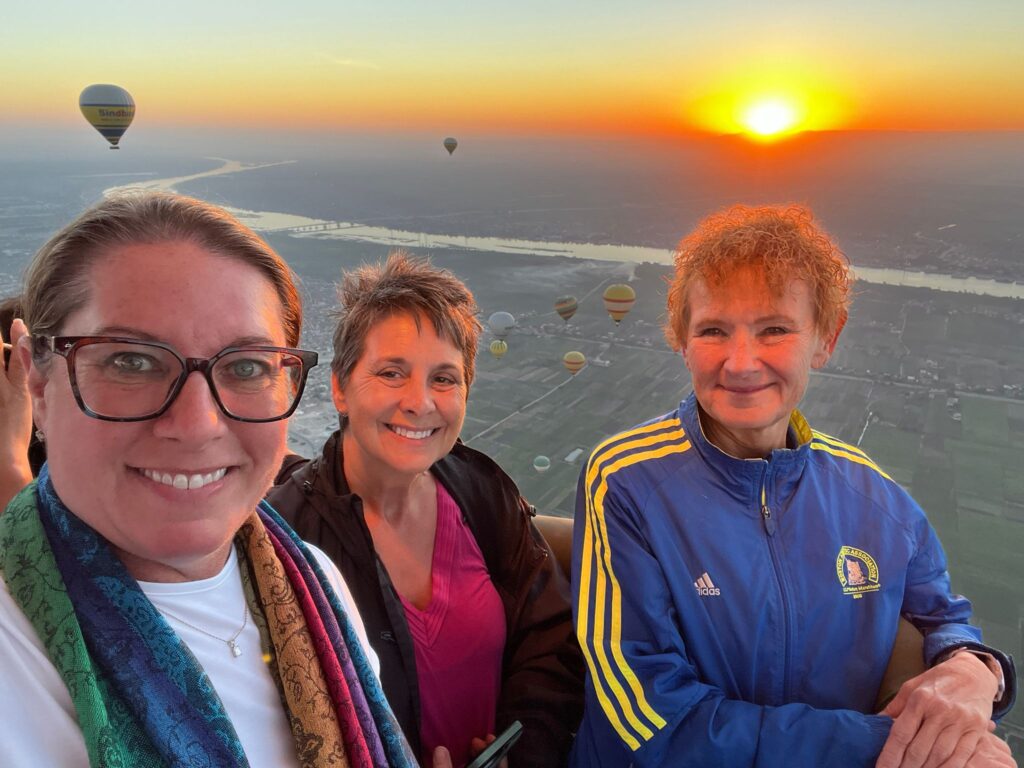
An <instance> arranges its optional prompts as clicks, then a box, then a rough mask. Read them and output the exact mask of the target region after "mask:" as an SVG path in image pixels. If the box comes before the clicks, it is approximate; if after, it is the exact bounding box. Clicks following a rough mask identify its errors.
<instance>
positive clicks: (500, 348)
mask: <svg viewBox="0 0 1024 768" xmlns="http://www.w3.org/2000/svg"><path fill="white" fill-rule="evenodd" d="M506 352H508V344H507V343H505V342H504V341H502V340H501V339H495V340H494V341H492V342H491V354H492V355H494V357H495V358H497V359H498V360H501V358H503V357H504V356H505V353H506Z"/></svg>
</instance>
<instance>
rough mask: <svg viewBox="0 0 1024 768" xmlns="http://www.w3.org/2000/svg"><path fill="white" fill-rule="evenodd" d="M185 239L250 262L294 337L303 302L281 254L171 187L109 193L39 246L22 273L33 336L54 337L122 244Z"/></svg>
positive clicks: (290, 340)
mask: <svg viewBox="0 0 1024 768" xmlns="http://www.w3.org/2000/svg"><path fill="white" fill-rule="evenodd" d="M175 240H184V241H188V242H191V243H195V244H197V245H199V246H201V247H203V248H207V249H209V250H210V251H211V252H213V253H216V254H219V255H222V256H225V257H228V258H232V259H238V260H239V261H242V262H245V263H246V264H250V265H252V266H253V267H255V268H256V269H258V270H259V271H260V272H262V273H263V275H264V276H265V277H266V278H267V279H268V280H269V281H270V283H271V284H272V285H273V286H274V290H275V291H276V292H277V295H278V298H280V300H281V306H282V308H283V314H282V317H281V322H282V324H283V326H284V331H285V339H286V340H287V344H288V346H290V347H294V346H296V345H297V344H298V343H299V335H300V333H301V331H302V301H301V299H300V298H299V292H298V290H297V288H296V285H295V283H296V279H295V276H294V274H293V273H292V271H291V269H289V267H288V265H287V264H286V263H285V262H284V260H283V259H282V258H281V257H280V256H278V255H277V253H275V252H274V250H273V249H272V248H271V247H270V246H269V245H267V244H266V243H265V242H264V241H263V240H262V239H261V238H260V237H258V236H257V235H256V234H255V233H254V232H253V231H252V230H251V229H249V228H248V227H246V226H245V225H244V224H242V223H241V222H239V221H238V220H237V219H236V218H234V217H233V216H231V215H230V214H229V213H227V211H224V210H223V209H221V208H218V207H216V206H214V205H210V204H209V203H204V202H203V201H201V200H196V199H194V198H191V197H185V196H183V195H175V194H171V193H168V192H141V193H127V194H123V195H116V196H112V197H108V198H107V199H106V200H103V201H102V202H100V203H98V204H97V205H94V206H93V207H92V208H90V209H88V210H87V211H85V212H84V213H83V214H82V215H81V216H79V217H78V218H77V219H75V220H74V221H72V222H71V223H70V224H68V225H67V226H66V227H64V228H63V229H62V230H61V231H60V232H58V233H57V234H56V235H54V236H53V237H51V238H50V240H49V241H48V242H47V243H46V244H45V245H44V246H43V247H42V248H40V249H39V251H38V252H37V253H36V255H35V257H34V258H33V259H32V262H31V263H30V264H29V266H28V270H27V272H26V274H25V290H24V293H23V294H22V301H23V303H24V310H25V322H26V323H27V325H28V327H29V329H30V330H31V332H32V334H33V335H36V334H41V335H49V336H54V335H58V334H59V333H60V332H61V329H62V327H63V325H64V322H65V320H67V318H68V316H69V315H71V314H72V313H74V312H75V311H77V310H78V309H80V308H81V307H82V306H84V305H85V304H86V303H87V302H88V301H89V295H90V286H89V279H88V278H89V275H88V272H89V268H90V267H91V266H92V264H93V262H95V261H97V260H99V259H102V258H103V251H104V250H105V249H107V248H111V247H113V246H119V245H132V244H136V243H162V242H167V241H175Z"/></svg>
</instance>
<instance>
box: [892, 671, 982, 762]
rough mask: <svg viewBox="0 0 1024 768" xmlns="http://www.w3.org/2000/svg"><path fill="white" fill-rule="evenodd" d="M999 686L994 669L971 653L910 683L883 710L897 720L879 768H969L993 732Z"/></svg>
mask: <svg viewBox="0 0 1024 768" xmlns="http://www.w3.org/2000/svg"><path fill="white" fill-rule="evenodd" d="M997 687H998V682H997V681H996V679H995V676H994V675H993V674H992V672H991V671H989V668H988V667H987V666H985V663H984V662H983V661H981V659H979V658H977V657H976V656H974V655H973V654H970V653H958V654H956V655H954V656H953V657H952V658H950V659H948V660H946V661H944V662H942V663H941V664H937V665H936V666H934V667H932V668H931V669H929V670H928V671H927V672H923V673H922V674H920V675H918V676H917V677H914V678H911V679H910V680H908V681H907V682H905V683H904V684H903V686H902V687H901V688H900V690H899V693H897V694H896V697H895V698H894V699H893V700H892V701H891V702H890V703H889V706H887V707H886V708H885V709H884V710H882V712H881V714H883V715H888V716H890V717H894V718H896V722H895V723H893V726H892V730H891V731H890V732H889V738H888V739H887V740H886V742H885V747H884V748H883V749H882V753H881V754H880V755H879V756H878V762H877V763H876V764H875V765H876V768H897V767H898V768H938V767H939V766H941V767H942V768H964V766H965V765H968V763H967V759H968V758H969V757H970V756H971V755H973V754H974V751H975V749H976V748H977V747H978V746H979V742H980V741H981V740H982V737H984V736H986V735H987V734H988V732H989V724H990V722H991V717H992V699H993V697H994V696H995V693H996V689H997ZM979 765H982V764H981V763H979ZM997 765H998V763H997Z"/></svg>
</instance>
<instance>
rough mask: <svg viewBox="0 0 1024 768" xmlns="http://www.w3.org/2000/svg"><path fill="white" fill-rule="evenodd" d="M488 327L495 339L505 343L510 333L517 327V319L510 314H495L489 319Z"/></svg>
mask: <svg viewBox="0 0 1024 768" xmlns="http://www.w3.org/2000/svg"><path fill="white" fill-rule="evenodd" d="M487 327H488V328H490V329H491V333H492V334H493V335H494V338H496V339H501V340H502V341H504V340H505V339H507V338H508V334H509V331H511V330H512V329H513V328H515V327H516V319H515V318H514V317H512V315H510V314H509V313H508V312H495V313H494V314H493V315H491V316H490V317H489V318H487Z"/></svg>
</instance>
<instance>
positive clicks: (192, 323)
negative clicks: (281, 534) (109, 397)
mask: <svg viewBox="0 0 1024 768" xmlns="http://www.w3.org/2000/svg"><path fill="white" fill-rule="evenodd" d="M87 277H88V283H89V285H90V291H91V295H90V297H89V301H88V302H87V303H86V304H85V305H84V306H83V307H82V308H81V309H79V310H78V311H76V312H74V313H73V314H71V315H70V316H69V317H68V319H67V321H66V322H65V323H64V326H63V327H62V328H61V334H62V335H66V336H88V335H96V336H113V335H116V336H127V337H132V338H138V339H143V340H155V341H162V342H165V343H168V344H170V345H172V346H173V347H174V348H175V349H176V350H178V352H179V353H181V354H182V355H183V356H185V357H210V356H212V355H214V354H216V353H217V352H219V351H220V350H221V349H223V348H225V347H227V346H234V345H242V344H269V345H274V346H283V345H284V344H285V332H284V328H283V325H282V322H281V315H282V308H281V302H280V300H279V298H278V296H277V294H276V292H275V290H274V288H273V286H272V285H271V283H270V282H269V280H267V279H266V278H265V277H264V276H263V275H262V274H261V273H260V272H259V271H258V270H257V269H256V268H255V267H252V266H250V265H248V264H246V263H244V262H242V261H240V260H238V259H234V258H229V257H225V256H220V255H217V254H215V253H212V252H210V251H208V250H206V249H205V248H203V247H201V246H198V245H196V244H194V243H191V242H180V241H172V242H162V243H155V244H134V245H124V246H116V247H112V248H110V249H108V250H107V251H105V252H104V253H103V254H102V255H101V256H100V257H99V258H98V259H97V260H96V262H95V263H94V264H93V265H92V266H91V267H90V269H89V272H88V273H87ZM29 386H30V389H31V392H32V396H33V408H34V413H35V421H36V423H37V424H38V426H39V427H40V428H41V429H42V430H43V431H44V432H45V434H46V446H47V457H48V461H49V465H50V474H51V477H52V479H53V483H54V487H55V488H56V490H57V493H58V495H59V496H60V497H61V499H62V500H63V502H64V503H65V505H66V506H67V507H68V509H70V510H71V511H72V512H73V513H74V514H75V515H76V516H77V517H79V518H81V519H82V520H84V521H85V522H86V523H88V524H89V525H90V526H92V527H93V528H94V529H95V530H96V531H98V532H99V533H101V534H102V535H103V536H105V537H106V538H107V539H108V540H109V541H110V542H111V543H112V544H113V545H114V547H115V548H116V549H117V550H118V553H119V555H120V556H121V558H122V560H123V561H124V562H125V565H126V566H127V567H128V570H129V571H130V572H131V573H132V575H134V576H135V577H136V578H138V579H141V580H146V581H183V580H194V579H199V578H205V577H207V576H210V575H213V574H215V573H217V571H219V570H220V568H221V567H222V566H223V564H224V562H225V558H226V557H227V553H228V550H229V548H230V546H231V540H232V537H233V536H234V534H235V532H236V531H237V530H238V528H239V527H240V526H241V524H242V522H243V521H244V520H245V519H246V518H247V517H248V516H249V515H250V514H252V512H253V510H254V508H255V506H256V504H257V502H258V501H259V499H260V498H261V497H262V496H263V494H264V492H265V491H266V490H267V488H268V487H270V484H271V482H272V480H273V477H274V473H275V472H276V470H277V468H278V466H279V465H280V461H281V458H282V456H283V454H284V450H285V439H286V436H287V422H286V421H276V422H270V423H267V424H248V423H242V422H238V421H233V420H231V419H228V418H227V417H226V416H224V414H223V413H222V412H221V410H220V408H219V407H218V406H217V404H216V402H215V401H214V399H213V395H212V393H211V392H210V388H209V386H208V385H207V383H206V380H205V379H204V378H203V377H202V376H201V375H197V374H193V375H191V376H189V378H188V380H187V382H186V383H185V386H184V388H183V389H182V391H181V392H180V394H179V395H178V398H177V400H175V402H174V403H173V404H172V405H171V407H170V408H169V409H168V410H167V412H166V413H164V414H163V415H162V416H160V417H159V418H156V419H152V420H149V421H140V422H131V423H116V422H109V421H99V420H97V419H93V418H90V417H88V416H86V415H85V414H84V413H82V411H81V410H80V409H79V408H78V405H77V404H76V403H75V398H74V394H73V393H72V391H71V385H70V381H69V379H68V371H67V366H66V365H65V361H64V360H63V359H61V358H59V357H57V356H53V357H51V359H50V360H49V363H48V365H46V366H44V368H43V369H39V368H36V367H35V366H33V367H32V369H31V371H30V378H29Z"/></svg>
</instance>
